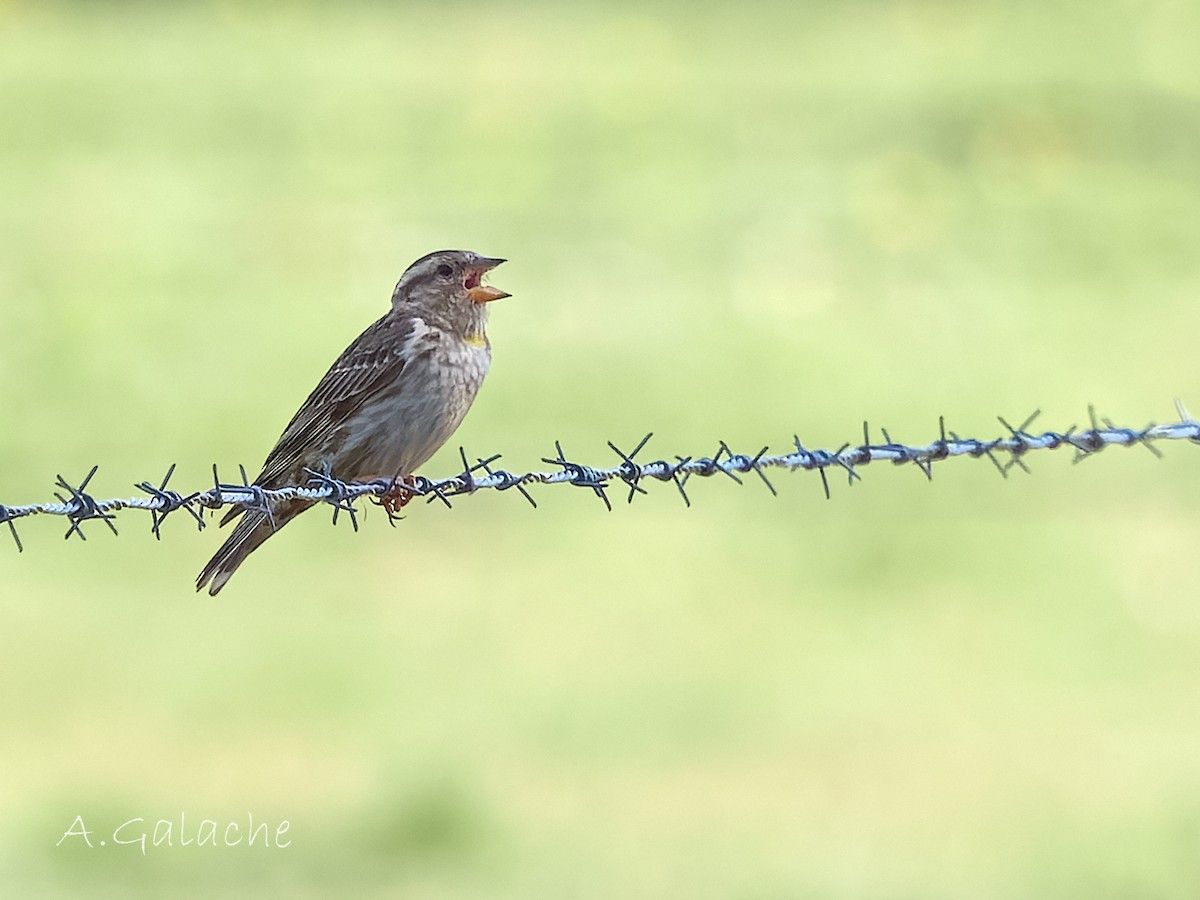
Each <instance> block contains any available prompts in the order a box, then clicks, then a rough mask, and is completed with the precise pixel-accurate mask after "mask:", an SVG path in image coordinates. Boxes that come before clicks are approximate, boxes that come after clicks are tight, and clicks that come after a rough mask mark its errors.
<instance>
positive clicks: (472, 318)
mask: <svg viewBox="0 0 1200 900" xmlns="http://www.w3.org/2000/svg"><path fill="white" fill-rule="evenodd" d="M502 262H504V260H502V259H489V258H488V257H486V256H480V255H479V254H477V253H471V252H470V251H467V250H439V251H438V252H437V253H430V254H429V255H428V256H423V257H421V258H420V259H418V260H417V261H416V262H415V263H413V264H412V265H411V266H409V267H408V269H407V270H406V271H405V273H404V274H403V275H402V276H401V278H400V281H399V283H397V285H396V290H395V291H394V292H393V293H392V308H391V310H390V311H389V312H388V313H387V314H386V315H385V316H384V317H383V318H381V319H380V320H379V321H377V322H376V323H375V324H374V325H372V326H371V327H370V328H368V329H367V330H366V331H364V332H363V333H362V334H360V335H359V336H358V337H357V338H356V339H355V341H354V342H353V343H352V344H351V345H350V346H349V347H347V348H346V350H345V352H344V353H342V355H341V356H340V357H338V360H337V362H335V363H334V364H333V367H332V368H331V369H330V370H329V371H328V372H326V373H325V377H324V378H322V379H321V381H320V383H319V384H318V385H317V387H316V389H315V390H313V392H312V393H311V394H309V396H308V399H307V400H305V401H304V405H303V406H301V407H300V409H299V411H298V412H297V413H296V415H294V416H293V417H292V421H291V422H289V423H288V426H287V428H285V429H284V430H283V434H282V435H281V436H280V438H279V441H278V442H277V443H276V444H275V449H274V450H272V451H271V452H270V454H269V455H268V456H267V459H266V462H264V463H263V469H262V473H261V474H260V475H259V476H258V477H257V478H256V479H254V483H255V484H256V485H260V486H262V487H264V488H269V489H274V488H280V487H284V486H285V485H297V484H304V483H305V482H306V481H307V480H308V478H309V477H310V476H309V474H308V473H307V472H306V471H305V469H311V470H313V471H317V472H327V473H329V474H330V475H332V477H334V478H339V479H341V480H342V481H369V480H371V479H375V478H390V479H393V483H394V484H396V485H397V487H396V488H394V489H393V490H392V491H389V493H388V494H387V495H385V497H384V498H383V499H384V506H385V507H387V508H388V511H389V513H391V512H393V511H394V510H395V509H396V508H397V507H399V506H403V505H404V503H405V502H407V499H408V498H409V496H410V495H409V494H407V493H406V492H405V491H404V490H403V488H402V487H401V486H400V485H401V484H402V479H404V478H406V477H408V476H410V475H411V474H412V473H413V471H414V470H415V469H416V468H417V467H418V466H420V465H421V464H422V463H424V462H425V461H426V460H428V459H429V458H430V457H431V456H433V454H434V453H435V452H436V451H437V449H438V448H439V447H441V446H442V444H444V443H445V442H446V441H447V440H448V439H449V437H450V435H451V434H453V433H454V430H455V429H456V428H457V427H458V426H459V423H460V422H462V420H463V417H464V416H465V415H466V414H467V410H468V409H469V408H470V406H471V402H472V401H473V400H474V399H475V394H476V392H477V391H478V390H479V385H480V384H482V383H483V377H484V375H486V374H487V371H488V366H489V364H490V363H491V359H492V350H491V345H490V344H489V343H488V339H487V335H486V334H485V333H484V325H485V324H486V322H487V304H488V303H489V302H491V301H492V300H499V299H500V298H502V297H507V296H509V295H508V294H506V293H505V292H504V291H502V290H499V289H498V288H494V287H491V286H489V285H485V284H483V283H482V281H483V276H484V274H485V273H486V272H488V271H489V270H491V269H494V268H495V267H496V266H498V265H500V263H502ZM315 502H316V501H313V500H287V501H282V502H279V503H276V504H275V505H274V506H273V507H272V508H271V515H270V516H268V515H267V514H266V513H265V512H263V511H261V510H246V509H243V508H240V507H239V508H237V509H233V510H230V511H229V512H228V513H227V514H226V515H225V518H224V519H222V520H221V524H222V525H224V524H226V523H227V522H230V521H232V520H233V519H235V518H237V517H238V516H239V515H241V516H242V520H241V521H240V522H238V524H237V527H236V528H234V530H233V534H231V535H230V536H229V539H228V540H226V541H225V543H224V544H222V545H221V549H220V550H218V551H217V554H216V556H214V557H213V558H212V559H211V560H209V562H208V565H206V566H205V567H204V571H202V572H201V573H200V577H199V578H198V579H196V590H200V589H201V588H203V587H204V586H205V585H206V584H207V585H208V592H209V593H210V594H212V595H214V596H215V595H216V593H217V592H218V591H219V590H221V588H222V587H224V586H225V582H227V581H228V580H229V579H230V577H231V576H232V575H233V573H234V572H235V571H236V570H237V567H238V566H240V565H241V564H242V563H243V562H244V561H245V559H246V557H247V556H249V555H250V554H251V553H252V552H253V551H254V550H255V549H256V548H257V547H258V546H259V545H260V544H261V543H262V542H263V541H265V540H266V539H267V538H269V537H270V536H271V535H273V534H274V533H275V532H276V531H278V530H279V529H280V528H282V527H283V526H284V525H286V524H287V523H288V522H290V521H291V520H292V519H293V518H295V517H296V516H297V515H299V514H300V513H302V512H304V510H306V509H308V508H309V507H310V506H312V505H313V504H314V503H315Z"/></svg>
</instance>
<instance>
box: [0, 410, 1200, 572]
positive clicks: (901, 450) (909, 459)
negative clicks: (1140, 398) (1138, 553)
mask: <svg viewBox="0 0 1200 900" xmlns="http://www.w3.org/2000/svg"><path fill="white" fill-rule="evenodd" d="M1176 409H1177V410H1178V413H1179V421H1178V422H1172V423H1169V424H1166V425H1154V424H1151V425H1147V426H1146V427H1145V428H1120V427H1118V426H1116V425H1114V424H1113V423H1112V422H1111V421H1109V420H1108V419H1106V418H1100V417H1098V416H1097V415H1096V412H1095V410H1094V409H1089V411H1088V412H1089V419H1090V425H1091V427H1090V428H1086V429H1083V430H1079V429H1078V428H1077V427H1076V426H1071V427H1070V428H1069V429H1067V430H1066V431H1065V432H1055V431H1045V432H1042V433H1041V434H1033V433H1032V432H1030V431H1029V428H1030V426H1031V425H1032V424H1033V422H1034V420H1035V419H1036V418H1037V417H1038V415H1039V412H1040V411H1039V412H1034V413H1033V415H1031V416H1029V417H1028V418H1026V419H1025V421H1024V422H1022V423H1021V424H1020V425H1019V426H1017V427H1013V426H1012V425H1010V424H1009V423H1008V422H1007V421H1006V420H1005V419H1003V418H1001V419H1000V424H1001V425H1002V426H1004V428H1005V430H1006V431H1007V432H1008V434H1007V435H1006V436H1001V437H997V438H994V439H992V440H987V441H984V440H977V439H975V438H964V437H960V436H959V435H957V434H955V433H954V432H953V431H948V430H947V429H946V424H945V420H944V419H939V421H938V425H939V428H938V430H939V437H938V439H937V440H935V441H934V442H933V443H931V444H928V445H926V446H912V445H908V444H903V443H900V442H898V441H894V440H892V437H891V435H889V434H888V432H887V429H881V434H882V436H883V441H882V443H874V442H872V440H871V432H870V428H869V427H868V425H867V424H866V423H865V422H864V423H863V442H862V443H861V444H859V445H858V446H851V445H850V444H843V445H842V446H841V447H839V448H838V449H837V450H820V449H809V448H807V447H805V446H804V445H803V444H802V443H801V442H800V438H799V437H793V439H792V441H793V444H794V447H795V449H794V450H791V451H790V452H787V453H782V454H776V455H768V453H767V450H768V448H767V447H763V448H762V449H761V450H759V451H758V452H757V453H755V454H754V455H753V456H750V455H748V454H745V453H734V452H733V451H732V450H730V449H729V447H728V445H727V444H726V443H725V442H724V441H721V442H719V443H718V445H717V450H716V452H715V453H713V454H712V456H676V457H675V461H674V462H670V461H668V460H665V459H658V460H653V461H648V462H638V461H637V459H636V457H637V455H638V453H640V452H641V451H642V450H643V449H644V448H645V446H646V444H647V443H648V442H649V440H650V438H651V435H650V434H647V435H646V436H645V437H644V438H642V439H641V440H640V441H638V443H637V445H636V446H635V447H634V448H633V449H632V450H631V451H629V452H628V453H627V452H625V451H624V450H623V449H621V448H620V447H618V446H617V445H616V444H614V443H613V442H612V441H609V442H608V446H609V449H611V450H612V451H613V453H615V454H616V455H617V457H618V459H619V460H620V461H619V463H618V464H617V465H614V466H609V467H595V466H588V465H584V464H583V463H580V462H576V461H574V460H572V459H570V458H569V457H568V456H567V455H566V453H565V452H564V451H563V448H562V445H561V444H560V443H559V442H558V441H555V442H554V451H555V455H554V456H553V457H544V458H543V459H542V462H544V463H546V464H548V465H551V466H554V467H555V468H554V469H553V470H552V471H548V472H524V473H521V474H516V473H513V472H510V471H508V470H506V469H497V468H493V467H492V464H493V463H494V462H496V460H498V459H499V458H500V455H499V454H496V455H493V456H489V457H487V458H483V457H478V458H476V461H475V462H474V463H472V462H470V461H469V460H468V458H467V454H466V451H465V450H462V449H461V448H460V449H459V456H460V458H461V460H462V466H463V467H462V471H461V472H459V473H458V474H457V475H451V476H450V477H448V478H441V479H436V478H427V477H425V476H423V475H414V476H411V477H409V478H407V479H404V481H403V482H402V483H399V484H394V483H393V482H391V481H388V480H386V479H380V480H375V481H367V482H346V481H341V480H339V479H337V478H336V477H334V476H333V474H332V473H331V472H328V471H324V472H317V471H315V470H312V469H306V470H305V471H307V472H308V475H309V478H308V481H307V482H306V483H305V484H302V485H290V486H288V487H283V488H279V489H277V490H269V489H267V488H263V487H260V486H259V485H256V484H252V483H251V482H250V480H249V478H248V477H247V476H246V470H245V468H243V467H241V466H239V467H238V468H239V472H240V475H241V480H240V482H235V483H226V482H222V481H221V479H220V477H219V475H218V474H217V467H216V466H213V486H212V487H211V488H208V489H207V490H203V491H194V492H192V493H189V494H183V493H180V492H179V491H175V490H171V489H168V487H167V484H168V482H169V481H170V480H171V476H172V475H173V474H174V473H175V466H174V465H172V466H171V468H170V469H168V470H167V474H166V475H165V476H164V477H163V479H162V481H161V482H160V483H159V484H158V486H157V487H155V486H154V485H153V484H152V483H151V482H148V481H143V482H141V483H139V484H137V485H135V487H136V488H137V489H138V490H140V491H142V492H143V493H145V494H146V495H147V496H145V497H132V498H127V499H112V500H97V499H96V498H95V497H94V496H92V495H91V494H89V493H88V491H87V487H88V484H90V483H91V480H92V477H93V476H94V475H95V474H96V470H97V467H96V466H93V467H92V469H91V471H90V472H88V474H87V475H86V477H84V479H83V480H82V481H80V482H79V483H78V485H74V484H72V483H71V482H69V481H67V480H66V479H65V478H63V476H62V475H59V476H57V480H56V482H55V484H56V486H57V487H59V488H61V489H62V490H63V491H65V492H66V494H63V493H60V492H58V491H55V492H54V495H55V497H57V498H58V502H57V503H32V504H28V505H25V506H7V505H5V504H3V503H0V524H3V525H7V526H8V530H9V533H10V534H11V535H12V538H13V541H14V542H15V543H16V545H17V550H18V551H21V550H24V547H23V546H22V544H21V539H20V536H19V535H18V534H17V527H16V522H17V520H18V519H23V518H25V517H26V516H33V515H39V514H45V515H55V516H65V517H66V519H67V521H68V523H69V527H68V528H67V533H66V535H65V537H68V538H69V537H70V536H71V535H73V534H75V535H78V536H79V538H80V539H81V540H86V539H87V538H86V536H85V535H84V533H83V527H82V526H83V523H84V522H88V521H90V520H92V519H98V520H100V521H102V522H103V523H104V524H105V525H106V526H107V527H108V528H109V530H110V531H112V533H113V534H116V533H117V527H116V525H115V524H114V523H113V519H114V518H115V514H116V513H117V512H118V511H119V510H122V509H144V510H147V511H149V513H150V530H151V532H152V533H153V534H154V537H155V538H156V539H161V537H162V535H161V527H162V523H163V520H165V519H166V518H167V516H169V515H170V514H171V513H173V512H177V511H178V510H186V511H187V513H188V514H189V515H190V516H191V517H192V519H193V520H194V521H195V523H196V526H197V527H198V528H203V527H204V525H205V521H204V518H203V515H202V513H203V511H204V510H205V509H212V510H215V509H220V508H222V507H224V506H235V507H240V508H243V509H248V510H258V511H261V512H263V513H264V514H266V515H267V516H268V518H270V517H271V516H272V510H273V508H274V505H275V504H276V503H277V502H279V501H281V500H293V499H306V500H314V501H319V502H322V503H327V504H329V505H330V506H332V507H333V522H334V524H335V525H336V524H337V520H338V514H339V513H342V512H344V513H346V514H347V515H348V516H349V518H350V524H351V526H352V527H353V528H354V530H355V531H357V530H358V516H357V514H358V510H357V509H356V507H355V505H354V503H355V501H356V500H358V499H359V498H361V497H369V498H375V499H377V498H380V497H382V496H383V495H384V494H387V493H388V492H389V491H393V490H394V489H395V488H397V487H401V488H403V489H404V490H405V491H408V492H409V493H411V494H412V495H414V496H416V497H425V498H426V500H427V501H428V502H432V501H433V500H440V501H441V502H442V503H444V504H445V505H446V506H450V505H451V502H450V501H451V498H453V497H458V496H461V495H463V494H473V493H475V492H476V491H479V490H485V489H494V490H499V491H506V490H509V489H511V488H515V489H516V490H517V491H518V492H519V493H520V494H521V496H522V497H524V498H525V499H526V500H527V501H529V504H530V506H533V507H536V506H537V503H536V502H535V501H534V499H533V497H532V496H531V495H530V493H529V491H528V490H526V486H527V485H532V484H572V485H575V486H577V487H584V488H588V489H589V490H591V491H592V492H593V493H594V494H595V495H596V496H597V497H598V498H599V499H600V500H601V501H603V503H604V505H605V507H606V508H607V509H609V510H611V509H612V501H611V500H610V499H609V496H608V490H609V488H611V487H612V486H613V485H614V483H615V482H621V483H622V484H624V485H625V486H626V487H628V488H629V494H628V496H627V497H626V502H628V503H632V502H633V498H634V497H635V496H637V495H638V494H645V493H646V489H645V488H644V487H643V486H642V482H643V481H645V480H646V479H655V480H657V481H670V482H673V483H674V484H675V487H676V488H677V489H678V491H679V495H680V496H681V497H682V498H683V502H684V503H685V504H686V505H688V506H691V499H690V498H689V497H688V494H687V483H688V480H689V479H690V478H692V477H701V478H708V477H711V476H713V475H716V474H718V473H719V474H722V475H725V476H727V477H729V478H731V479H733V481H735V482H736V483H737V484H741V483H742V479H741V478H740V477H739V476H741V475H744V474H746V473H747V472H753V473H754V474H755V475H757V476H758V478H759V479H760V480H761V481H762V483H763V484H764V485H765V486H766V488H767V489H768V490H769V491H770V492H771V494H772V495H776V494H777V492H776V490H775V486H774V485H773V484H772V483H771V481H770V480H769V479H768V478H767V474H766V471H765V470H767V469H772V468H779V469H786V470H788V471H795V470H796V469H804V470H809V471H811V470H814V469H815V470H816V471H817V472H818V473H820V476H821V484H822V487H823V489H824V492H825V497H826V498H827V499H828V498H829V496H830V491H829V479H828V476H827V473H826V470H828V469H841V470H843V471H845V472H846V476H847V480H848V482H849V483H850V484H853V483H854V482H855V480H858V479H861V477H862V476H861V474H860V473H859V471H858V469H859V468H861V467H862V466H865V465H867V464H868V463H871V462H890V463H893V464H894V465H903V464H905V463H911V464H912V465H915V466H917V468H919V469H920V470H921V471H922V472H923V473H924V474H925V477H926V478H929V479H932V478H933V464H934V463H935V462H941V461H943V460H947V459H950V458H952V457H956V456H967V457H971V458H974V459H978V458H979V457H981V456H985V457H987V458H988V459H990V460H991V461H992V463H993V464H994V465H995V466H996V468H997V469H998V470H999V472H1000V474H1001V475H1003V476H1005V477H1008V473H1009V471H1010V470H1011V469H1013V468H1014V467H1018V468H1020V469H1022V470H1023V471H1025V472H1029V467H1028V466H1027V465H1026V464H1025V459H1024V457H1025V456H1027V455H1028V454H1029V453H1031V452H1033V451H1035V450H1054V449H1057V448H1059V447H1064V446H1068V447H1072V448H1074V450H1075V457H1074V460H1073V461H1074V462H1079V461H1080V460H1083V459H1086V458H1087V457H1089V456H1092V455H1094V454H1096V453H1098V452H1099V451H1101V450H1103V449H1104V448H1105V447H1109V446H1113V445H1116V446H1121V447H1130V446H1133V445H1135V444H1139V445H1141V446H1144V447H1145V448H1146V449H1147V450H1149V451H1150V452H1152V453H1153V454H1154V455H1155V456H1162V453H1161V452H1160V451H1159V449H1158V448H1157V447H1155V446H1154V442H1156V441H1172V440H1173V441H1180V440H1183V441H1190V442H1192V443H1196V444H1200V422H1198V421H1196V420H1195V419H1193V418H1192V417H1191V415H1190V414H1189V413H1188V411H1187V410H1186V409H1185V408H1184V406H1183V404H1182V403H1179V402H1176ZM1002 454H1008V458H1007V459H1006V460H1003V461H1002V460H1001V458H1000V456H1001V455H1002ZM393 524H394V523H393Z"/></svg>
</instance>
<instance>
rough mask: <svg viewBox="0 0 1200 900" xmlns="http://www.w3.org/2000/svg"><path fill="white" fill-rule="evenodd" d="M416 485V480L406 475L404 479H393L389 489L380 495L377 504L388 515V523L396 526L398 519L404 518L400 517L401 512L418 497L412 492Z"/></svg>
mask: <svg viewBox="0 0 1200 900" xmlns="http://www.w3.org/2000/svg"><path fill="white" fill-rule="evenodd" d="M416 484H417V482H416V479H414V478H413V477H412V476H411V475H405V476H404V477H402V478H399V477H398V478H395V479H393V480H392V483H391V485H390V486H389V487H388V489H387V490H386V491H385V492H384V493H382V494H380V495H379V499H378V500H377V501H376V502H377V503H378V504H379V505H380V506H382V507H383V511H384V512H385V513H387V517H388V522H391V523H392V524H395V520H396V519H402V518H404V517H403V516H401V515H400V510H402V509H403V508H404V507H405V506H407V505H408V502H409V501H410V500H412V498H413V497H415V496H417V495H416V493H415V492H414V491H413V490H412V488H414V487H416Z"/></svg>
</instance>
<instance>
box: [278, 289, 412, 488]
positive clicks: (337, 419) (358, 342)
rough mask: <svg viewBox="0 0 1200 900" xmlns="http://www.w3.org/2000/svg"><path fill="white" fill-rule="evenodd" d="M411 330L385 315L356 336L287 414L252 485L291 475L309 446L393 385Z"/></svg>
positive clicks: (283, 479)
mask: <svg viewBox="0 0 1200 900" xmlns="http://www.w3.org/2000/svg"><path fill="white" fill-rule="evenodd" d="M413 330H414V324H413V320H412V319H411V318H408V317H404V318H401V317H399V316H396V315H394V314H391V313H389V314H388V315H386V316H384V317H383V318H382V319H380V320H379V321H377V322H376V323H375V324H373V325H372V326H371V327H370V328H368V329H367V330H366V331H364V332H363V333H362V334H361V335H359V336H358V338H357V339H355V341H354V342H353V343H352V344H351V345H350V346H349V347H347V348H346V350H345V352H344V353H342V355H341V356H339V357H338V359H337V362H335V363H334V364H333V366H332V367H331V368H330V369H329V371H328V372H326V373H325V377H324V378H322V379H321V380H320V382H319V383H318V384H317V386H316V388H314V389H313V392H312V393H311V394H309V395H308V399H307V400H305V401H304V405H303V406H301V407H300V409H299V410H298V411H297V412H296V415H294V416H292V421H290V422H289V423H288V425H287V428H285V429H284V430H283V434H282V435H280V436H279V440H278V442H276V444H275V449H273V450H272V451H271V452H270V454H268V456H267V459H266V461H265V462H264V463H263V469H262V473H261V474H260V475H259V476H258V478H256V479H255V484H261V485H264V486H266V487H272V486H277V485H279V484H284V483H286V482H287V481H289V480H290V479H292V478H293V477H295V471H296V468H297V467H298V466H300V465H302V464H304V463H305V462H306V460H305V459H304V457H305V455H306V452H307V451H309V450H310V448H313V447H319V446H320V445H321V443H322V442H323V441H324V439H325V438H326V437H328V435H329V434H330V432H332V431H333V429H335V428H336V427H337V426H338V425H340V424H341V423H342V422H344V421H346V419H347V418H349V417H350V416H352V415H353V414H354V413H355V412H356V411H357V410H358V409H360V408H361V407H362V404H363V401H364V400H366V399H367V398H368V397H370V396H371V395H372V394H374V393H375V392H377V391H378V390H380V389H381V388H383V387H385V386H387V385H391V384H394V383H395V381H396V379H397V378H399V377H400V373H401V371H402V370H403V369H404V363H405V357H404V356H403V355H402V349H403V347H404V345H405V343H406V342H407V341H408V340H409V338H410V337H411V336H412V334H413Z"/></svg>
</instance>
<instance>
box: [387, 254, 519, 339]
mask: <svg viewBox="0 0 1200 900" xmlns="http://www.w3.org/2000/svg"><path fill="white" fill-rule="evenodd" d="M502 262H504V260H502V259H493V258H491V257H487V256H480V255H479V254H478V253H472V252H471V251H470V250H438V251H437V252H436V253H430V254H429V255H427V256H422V257H421V258H420V259H418V260H417V261H416V262H415V263H413V264H412V265H411V266H409V267H408V268H407V269H406V270H405V271H404V274H403V275H402V276H400V281H399V282H398V283H397V284H396V290H395V291H394V292H393V293H392V308H393V309H395V310H397V311H398V312H400V311H404V310H406V309H408V310H412V311H414V312H425V313H427V314H434V315H439V316H442V317H444V318H445V319H446V320H448V322H450V323H451V324H454V325H464V326H465V325H469V324H473V323H476V322H478V323H482V322H483V320H484V319H486V318H487V313H486V306H487V304H488V303H490V302H491V301H493V300H499V299H501V298H503V297H508V296H510V295H509V294H507V293H505V292H504V291H502V290H500V289H499V288H495V287H492V286H491V285H487V284H484V283H483V276H484V275H485V274H487V273H488V272H489V271H491V270H492V269H494V268H496V266H498V265H500V263H502Z"/></svg>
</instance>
